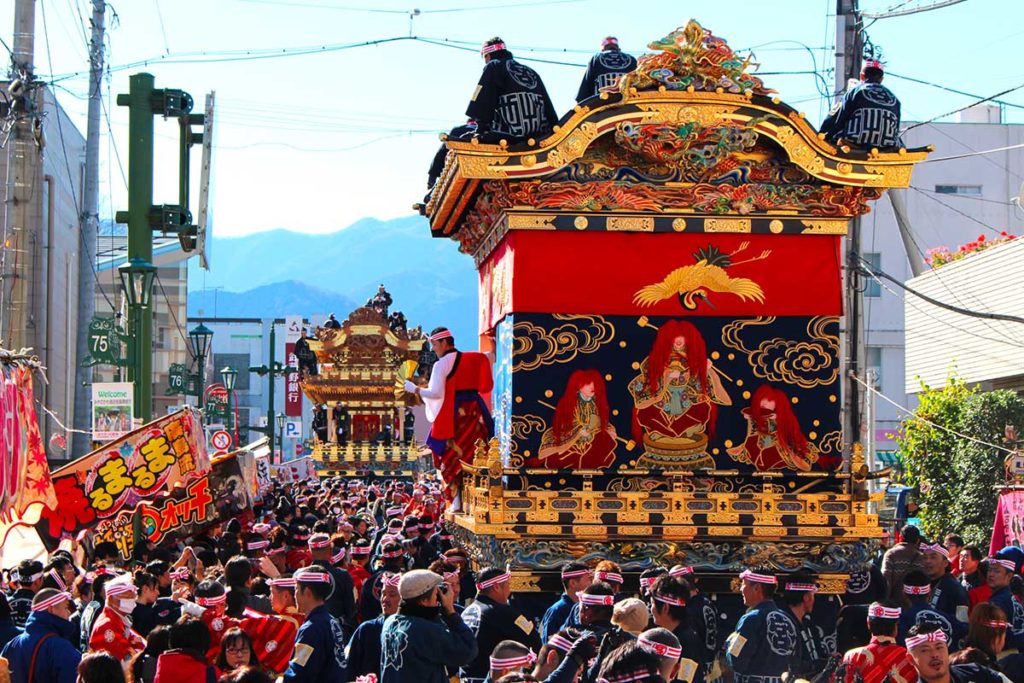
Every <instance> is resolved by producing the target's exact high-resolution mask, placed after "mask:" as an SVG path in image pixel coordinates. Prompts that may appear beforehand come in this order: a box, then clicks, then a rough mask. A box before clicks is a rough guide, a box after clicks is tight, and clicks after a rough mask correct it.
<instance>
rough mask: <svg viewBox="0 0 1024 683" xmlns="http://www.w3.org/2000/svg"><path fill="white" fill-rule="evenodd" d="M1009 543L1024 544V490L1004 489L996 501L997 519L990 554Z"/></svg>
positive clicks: (993, 528)
mask: <svg viewBox="0 0 1024 683" xmlns="http://www.w3.org/2000/svg"><path fill="white" fill-rule="evenodd" d="M1009 545H1016V546H1024V491H1003V492H1002V493H1001V494H999V501H998V502H997V503H996V521H995V524H993V525H992V541H991V543H990V544H989V551H988V554H989V555H990V556H991V555H995V554H996V553H997V552H999V551H1000V550H1002V549H1003V548H1005V547H1006V546H1009Z"/></svg>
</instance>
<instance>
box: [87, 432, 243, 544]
mask: <svg viewBox="0 0 1024 683" xmlns="http://www.w3.org/2000/svg"><path fill="white" fill-rule="evenodd" d="M252 459H253V456H252V454H251V453H247V452H245V451H236V452H234V453H231V454H229V455H226V456H223V457H220V458H215V459H214V460H213V461H212V463H211V464H210V471H209V472H206V473H204V474H203V475H201V476H200V477H199V478H198V479H195V480H193V481H192V482H191V483H189V484H188V485H186V486H176V487H174V489H173V490H172V491H170V492H168V491H162V492H161V493H160V495H159V496H156V497H154V499H152V500H145V501H143V502H141V503H139V505H138V507H137V508H135V509H124V510H122V511H121V512H120V513H118V515H117V517H115V518H114V519H111V520H103V521H102V522H100V523H99V524H98V525H97V526H96V529H95V533H96V537H95V539H94V542H96V543H98V542H100V541H112V542H113V543H114V544H115V545H116V546H117V549H118V551H120V553H121V557H122V559H125V560H127V559H129V558H131V557H132V555H133V553H134V552H135V546H136V545H137V544H138V543H140V542H142V541H143V540H145V541H149V542H151V543H161V542H162V541H164V540H165V539H166V538H167V537H168V536H170V535H171V534H174V535H176V536H178V537H186V536H191V535H194V534H196V533H198V532H200V531H202V530H203V529H205V528H206V527H208V526H210V525H212V524H217V523H219V522H225V521H227V520H229V519H231V518H232V517H236V516H238V515H240V514H242V513H244V512H245V511H246V510H248V509H250V508H251V507H252V504H253V497H252V495H251V485H250V484H249V481H250V479H251V478H254V477H255V474H252V475H250V473H249V472H250V469H252V470H253V472H255V463H252V464H251V465H250V463H249V461H251V460H252Z"/></svg>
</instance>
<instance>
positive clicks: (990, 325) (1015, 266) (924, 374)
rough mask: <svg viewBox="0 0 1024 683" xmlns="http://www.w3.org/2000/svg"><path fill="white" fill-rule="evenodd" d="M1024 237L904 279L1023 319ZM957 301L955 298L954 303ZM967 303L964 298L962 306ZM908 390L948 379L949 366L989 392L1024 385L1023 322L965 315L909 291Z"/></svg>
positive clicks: (919, 288) (928, 291)
mask: <svg viewBox="0 0 1024 683" xmlns="http://www.w3.org/2000/svg"><path fill="white" fill-rule="evenodd" d="M1022 266H1024V239H1015V240H1013V241H1010V242H1006V243H1004V244H999V245H997V246H994V247H990V248H989V249H986V250H985V251H980V252H978V253H975V254H971V255H970V256H967V257H966V258H964V259H962V260H959V261H954V262H953V263H949V264H946V265H944V266H942V267H941V268H937V269H935V270H930V271H928V272H927V273H924V274H923V275H920V276H918V277H915V278H913V279H911V280H909V281H908V282H907V283H906V284H907V286H908V287H910V288H911V289H913V290H914V291H916V292H920V293H921V294H923V295H925V296H928V297H930V298H932V299H936V300H939V301H949V302H950V303H953V304H954V305H956V306H959V307H967V308H970V309H972V310H987V311H996V312H998V313H999V314H1001V315H1008V316H1015V317H1017V318H1019V319H1021V320H1024V267H1022ZM951 300H952V301H951ZM960 302H962V303H960ZM906 321H907V349H906V363H907V370H906V372H907V391H908V392H915V391H917V390H918V387H919V386H920V382H924V383H925V384H927V385H928V386H930V387H933V388H937V387H942V386H944V385H945V384H946V378H947V377H948V374H949V372H950V369H951V368H955V370H956V373H957V375H958V376H959V377H960V378H961V379H963V380H964V381H966V382H967V383H968V384H979V385H981V387H982V389H983V390H992V389H1013V390H1016V391H1021V390H1024V324H1022V323H1021V322H1013V321H1004V320H988V319H983V318H977V317H971V316H964V315H962V314H960V313H957V312H955V311H949V310H944V309H942V308H939V309H937V310H936V308H935V307H934V306H928V305H927V304H925V305H921V303H920V299H916V298H914V297H913V295H908V300H907V303H906Z"/></svg>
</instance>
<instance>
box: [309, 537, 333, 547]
mask: <svg viewBox="0 0 1024 683" xmlns="http://www.w3.org/2000/svg"><path fill="white" fill-rule="evenodd" d="M330 544H331V539H329V538H322V539H317V540H315V541H314V540H313V539H309V549H310V550H321V549H323V548H326V547H327V546H329V545H330Z"/></svg>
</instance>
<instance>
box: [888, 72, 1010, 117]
mask: <svg viewBox="0 0 1024 683" xmlns="http://www.w3.org/2000/svg"><path fill="white" fill-rule="evenodd" d="M885 75H886V76H893V77H895V78H899V79H900V80H903V81H910V82H911V83H918V84H920V85H927V86H931V87H932V88H938V89H939V90H945V91H946V92H951V93H954V94H956V95H963V96H965V97H974V98H980V97H984V95H978V94H976V93H970V92H967V91H966V90H958V89H957V88H950V87H949V86H947V85H941V84H939V83H933V82H931V81H926V80H924V79H921V78H914V77H913V76H904V75H903V74H898V73H896V72H894V71H888V70H886V72H885ZM991 101H992V102H997V103H998V104H1001V105H1003V106H1005V107H1014V108H1016V109H1024V104H1017V103H1015V102H1007V101H1006V100H999V99H995V98H992V100H991Z"/></svg>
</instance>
